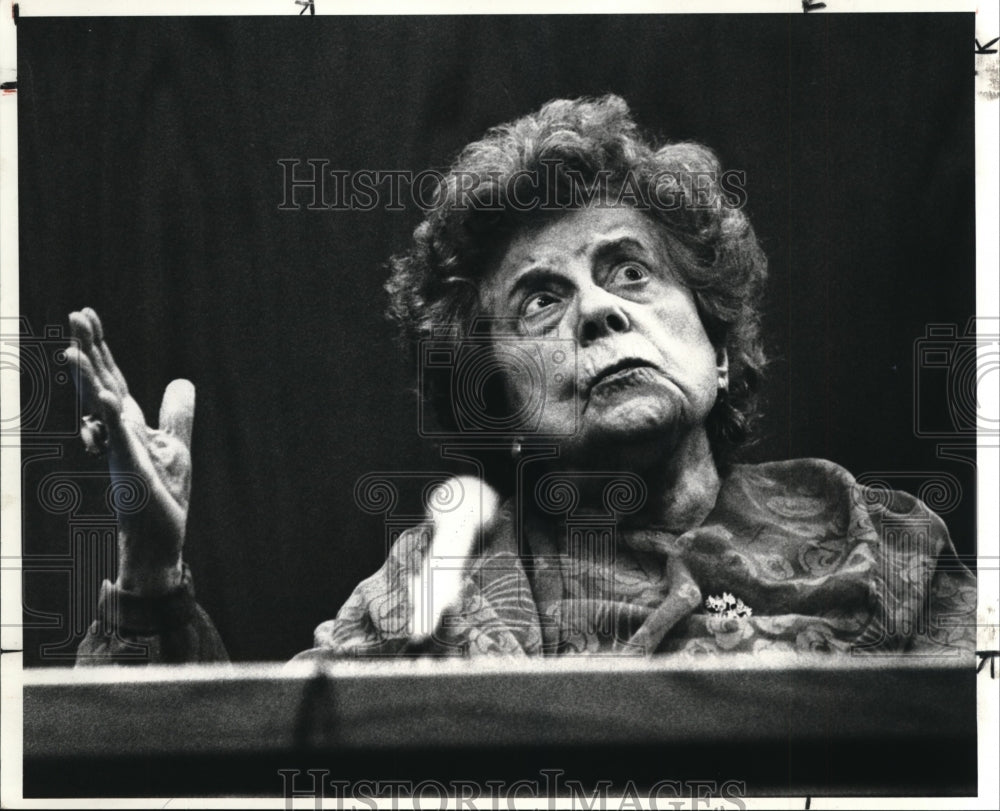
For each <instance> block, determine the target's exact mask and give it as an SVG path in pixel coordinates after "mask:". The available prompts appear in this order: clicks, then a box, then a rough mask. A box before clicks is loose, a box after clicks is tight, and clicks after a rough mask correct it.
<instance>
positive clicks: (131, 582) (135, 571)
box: [115, 557, 184, 597]
mask: <svg viewBox="0 0 1000 811" xmlns="http://www.w3.org/2000/svg"><path fill="white" fill-rule="evenodd" d="M183 579H184V567H183V563H182V562H181V559H180V558H178V559H177V561H176V562H175V563H173V564H170V565H166V566H162V565H160V566H157V565H150V564H139V563H137V562H131V561H128V559H127V558H124V557H123V559H122V561H121V564H120V565H119V567H118V580H117V581H116V582H115V586H116V587H117V588H119V589H121V590H122V591H127V592H130V593H132V594H135V595H138V596H143V597H162V596H163V595H165V594H169V593H170V592H172V591H174V590H176V589H177V588H179V587H180V585H181V581H182V580H183Z"/></svg>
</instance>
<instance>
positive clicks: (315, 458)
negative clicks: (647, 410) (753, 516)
mask: <svg viewBox="0 0 1000 811" xmlns="http://www.w3.org/2000/svg"><path fill="white" fill-rule="evenodd" d="M972 44H973V15H971V14H964V15H951V14H929V15H913V14H907V15H872V14H865V15H829V16H824V15H822V14H810V15H808V16H807V15H797V16H791V17H785V16H780V15H761V16H712V15H697V16H690V17H683V16H682V17H677V16H673V17H666V16H663V17H660V16H654V17H646V16H622V17H612V18H609V17H603V16H585V17H583V16H581V17H566V16H563V17H532V18H525V17H466V18H452V17H403V18H359V17H325V18H310V17H302V18H288V19H284V18H274V17H269V18H245V19H226V20H223V19H210V18H194V19H188V20H186V19H165V18H160V19H157V18H147V19H131V20H129V19H98V18H89V19H77V20H73V19H58V20H56V19H52V20H48V19H37V18H35V19H21V20H20V22H19V24H18V116H19V182H20V295H21V302H20V305H21V312H22V315H23V316H24V318H25V319H27V322H26V323H27V325H28V327H30V329H31V330H32V333H33V335H34V336H35V337H36V338H38V340H37V341H36V343H37V344H38V346H40V347H41V350H40V351H41V354H42V356H44V357H45V358H47V359H48V360H47V361H46V362H47V363H48V364H49V366H50V367H51V368H48V367H45V368H46V374H45V382H44V383H41V382H39V380H38V379H34V380H33V382H32V383H31V385H29V386H28V389H30V388H31V386H35V387H36V388H37V386H42V389H43V393H44V397H43V399H44V403H43V405H44V408H43V409H42V411H43V412H44V413H43V414H42V417H43V419H42V418H40V420H41V421H40V422H38V427H37V430H35V429H33V430H32V431H31V432H26V433H25V436H24V437H23V439H24V443H25V451H24V459H25V461H24V477H23V478H24V481H23V487H24V544H25V545H24V555H25V557H24V570H25V571H24V583H25V593H24V599H25V606H26V613H25V629H26V630H25V663H26V664H29V665H32V664H49V663H51V664H63V665H65V664H68V663H69V662H70V660H69V659H67V658H66V656H68V655H71V654H72V650H73V646H74V644H75V641H76V634H77V631H78V630H79V629H81V628H82V627H83V626H82V624H81V623H85V621H86V620H89V618H90V617H91V615H92V613H93V610H94V594H95V588H96V580H94V581H93V582H89V581H88V583H85V584H84V585H83V586H82V587H79V588H76V590H75V591H74V587H72V586H71V577H70V575H69V571H68V569H67V566H66V565H63V564H65V563H66V561H67V560H70V556H69V553H68V550H69V549H70V541H69V538H70V536H71V534H72V533H73V532H74V531H75V530H74V527H78V526H79V525H81V524H87V522H88V521H89V522H91V523H94V524H96V525H101V524H102V522H103V524H104V525H106V524H107V517H106V516H107V508H106V506H105V505H104V504H103V502H101V494H100V486H99V483H100V476H101V472H100V471H101V467H100V465H99V464H97V463H94V462H92V461H90V460H89V458H88V457H87V456H86V455H85V454H84V453H83V451H82V450H81V448H80V445H79V442H78V441H76V440H73V439H70V438H67V437H65V436H63V435H64V434H65V433H66V432H68V431H71V430H72V429H73V426H74V425H75V421H76V413H75V411H74V398H73V396H72V386H71V385H70V384H68V383H66V382H65V381H64V379H63V378H61V377H60V376H59V375H58V366H59V364H58V354H57V349H56V347H57V345H61V344H64V343H65V342H64V340H63V339H61V338H59V337H58V336H50V337H49V338H48V339H45V338H44V334H45V333H44V330H45V328H46V326H49V325H65V323H66V315H67V313H68V312H69V311H71V310H74V309H79V308H80V307H83V306H87V305H89V306H92V307H94V308H95V309H96V310H97V311H98V312H99V313H100V314H101V316H102V318H103V320H104V323H105V326H106V330H107V334H108V336H109V342H110V344H111V346H112V347H113V349H114V351H115V353H116V355H117V359H118V362H119V365H120V366H121V367H122V368H123V370H124V371H125V373H126V376H127V378H128V380H129V382H130V385H131V387H132V390H133V393H134V394H135V396H136V398H137V399H138V400H139V402H140V404H141V405H142V406H143V407H144V409H145V410H146V413H147V416H148V417H151V418H152V417H154V416H155V414H156V411H157V409H158V406H159V398H160V394H161V393H162V390H163V387H164V386H165V385H166V383H167V382H168V381H169V380H171V379H172V378H174V377H187V378H190V379H191V380H192V381H194V383H195V384H196V386H197V389H198V402H197V418H196V427H195V435H194V463H195V473H194V490H193V500H192V505H191V514H190V519H189V529H188V540H187V546H186V557H187V559H188V561H189V562H190V564H191V566H192V568H193V570H194V572H195V580H196V584H197V588H198V594H199V599H200V601H201V603H202V604H203V605H204V606H205V608H206V609H207V610H208V611H209V613H210V614H211V616H212V617H213V618H214V620H215V622H216V624H217V626H218V628H219V630H220V632H221V634H222V637H223V639H224V640H225V641H226V644H227V646H228V648H229V651H230V653H231V655H232V656H233V658H235V659H285V658H288V657H290V656H291V655H293V654H294V653H296V652H297V651H299V650H302V649H304V648H306V647H309V646H310V644H311V631H312V628H313V627H314V626H315V625H316V624H317V623H318V622H320V621H322V620H324V619H328V618H330V617H332V616H334V615H335V613H336V611H337V610H338V608H339V606H340V605H341V603H342V602H343V600H344V599H345V598H346V596H347V595H348V594H349V592H350V590H351V589H352V588H353V586H354V585H355V584H356V583H357V582H358V580H360V579H361V578H362V577H365V576H367V575H368V574H370V573H371V572H372V571H374V570H375V569H376V568H377V567H378V566H379V565H380V563H381V561H382V559H383V557H384V555H385V539H384V536H385V527H386V520H385V518H384V517H383V516H378V515H376V516H373V515H368V514H366V513H364V512H363V511H362V510H360V509H359V508H358V507H357V505H356V504H355V501H354V496H353V488H354V484H355V482H356V481H357V480H358V478H359V477H361V476H362V475H364V474H365V473H368V472H371V471H407V470H440V469H442V467H443V463H442V462H441V461H440V460H439V459H436V455H435V450H434V449H433V448H432V447H429V446H428V445H427V444H426V443H424V442H423V441H422V440H421V439H420V438H419V437H418V435H417V430H416V425H417V409H416V406H415V401H414V398H413V397H412V396H411V395H409V394H408V393H407V392H408V388H409V387H412V385H413V378H414V370H413V369H412V368H411V364H410V363H409V362H408V361H407V359H406V358H405V357H404V356H403V355H402V354H401V353H400V352H399V350H398V348H397V347H396V346H395V344H394V343H393V334H392V331H391V329H390V327H389V325H388V324H387V323H386V322H385V321H384V319H383V318H382V317H381V313H382V310H383V309H384V306H385V296H384V294H383V292H382V284H383V282H384V278H385V273H384V271H383V270H382V263H383V262H384V261H385V259H386V258H388V256H389V255H390V254H392V253H395V252H397V251H400V250H403V249H404V248H405V247H406V244H407V240H408V236H409V233H410V232H411V230H412V229H413V227H414V226H415V225H416V224H417V222H418V221H419V212H418V211H416V210H414V209H412V208H410V209H409V210H407V211H405V212H395V213H393V212H385V211H382V210H376V211H371V212H322V211H308V210H304V209H303V210H301V211H279V210H278V206H279V204H280V203H281V200H282V171H281V168H280V167H279V165H278V163H277V161H278V160H279V159H282V158H299V159H302V160H305V159H308V158H323V159H327V160H329V161H330V166H331V168H340V169H346V170H351V171H353V170H359V169H364V168H371V169H412V170H420V169H424V168H428V167H435V168H439V169H443V168H445V167H446V166H447V165H448V163H449V162H450V161H451V159H452V158H453V157H454V155H455V154H456V152H457V151H458V150H459V149H460V148H461V147H462V146H463V145H464V144H466V143H467V142H469V141H470V140H472V139H475V138H477V137H479V136H480V135H481V134H482V133H483V132H484V130H485V129H486V128H488V127H489V126H492V125H494V124H497V123H500V122H502V121H506V120H509V119H511V118H514V117H517V116H519V115H523V114H525V113H527V112H530V111H532V110H533V109H536V108H537V107H538V106H539V105H540V104H542V103H543V102H545V101H547V100H549V99H551V98H555V97H563V96H580V95H592V94H601V93H604V92H615V93H618V94H620V95H622V96H624V97H625V98H626V100H627V101H628V102H629V103H630V105H631V106H632V109H633V112H634V114H635V116H636V118H637V120H638V121H639V122H640V124H641V125H642V126H644V127H645V128H646V129H647V130H648V131H649V132H651V133H653V134H654V135H658V136H663V137H666V138H668V139H670V140H681V139H696V140H701V141H704V142H705V143H707V144H709V145H710V146H712V147H713V148H714V149H715V150H716V151H717V152H718V153H719V155H720V156H721V158H722V161H723V164H724V166H725V167H727V168H731V169H742V170H744V171H746V173H747V189H748V193H749V202H748V211H749V214H750V217H751V219H752V221H753V222H754V224H755V227H756V229H757V232H758V235H759V236H760V238H761V240H762V243H763V245H764V247H765V250H766V252H767V253H768V255H769V257H770V261H771V282H770V293H769V298H768V312H767V330H768V338H769V346H770V348H771V353H772V355H773V357H774V359H775V360H774V363H773V365H772V367H771V369H770V378H769V382H768V384H767V389H766V397H767V402H768V408H767V418H766V420H765V422H764V424H763V425H762V426H761V441H760V443H759V444H758V445H757V446H756V447H755V448H754V449H753V450H752V451H751V452H750V453H749V458H750V459H752V460H764V459H780V458H789V457H799V456H819V457H825V458H828V459H832V460H834V461H836V462H838V463H840V464H842V465H844V466H845V467H847V468H848V469H849V470H851V471H852V472H854V473H855V474H857V475H861V474H863V473H870V472H873V471H888V472H889V473H890V474H891V476H887V478H889V479H890V483H892V484H893V485H894V486H900V487H903V488H905V489H910V490H916V489H917V487H919V485H920V484H921V483H922V482H923V481H924V480H925V479H926V478H927V477H928V476H930V475H932V474H933V473H934V472H947V473H950V474H951V475H953V476H955V477H957V480H958V481H959V483H960V485H961V491H960V494H959V496H960V501H959V503H958V504H957V506H953V507H950V508H949V509H948V510H947V514H946V515H945V518H946V520H947V522H948V524H949V526H950V528H951V531H952V534H953V537H954V539H955V543H956V546H957V547H958V550H959V552H960V553H965V554H971V553H973V552H974V549H975V538H974V525H975V524H974V522H975V502H974V481H975V480H974V474H973V470H972V468H971V467H970V466H967V465H964V464H962V463H961V462H957V461H953V460H941V459H939V458H937V444H936V441H935V440H932V439H928V438H926V437H918V436H917V435H916V432H915V430H914V418H913V402H914V380H915V376H916V375H918V374H920V372H919V371H918V370H916V369H915V368H914V360H913V359H914V345H915V341H917V340H918V339H919V338H921V337H922V336H923V335H924V334H925V331H926V326H927V325H928V324H931V323H952V324H957V325H958V330H959V333H960V334H961V332H962V330H963V329H964V327H965V323H966V321H967V320H968V318H969V317H970V316H971V315H972V314H973V313H974V312H975V284H974V278H975V276H974V258H975V257H974V204H973V196H974V148H973V145H974V132H973V54H972V51H973V45H972ZM36 395H37V391H33V390H31V391H26V393H24V394H23V399H24V400H25V402H27V401H28V400H31V398H33V397H34V398H36V399H37V397H36ZM945 396H946V395H945V394H944V393H942V394H941V397H942V402H943V398H944V397H945ZM32 402H34V400H32ZM33 413H34V412H33ZM942 413H943V412H942ZM944 419H945V420H946V417H944ZM965 438H966V439H968V437H965ZM53 473H57V474H63V475H65V477H67V478H70V479H76V480H78V481H79V482H81V483H82V484H81V492H82V493H83V501H82V502H81V503H80V505H79V506H78V507H77V508H76V509H75V510H73V511H71V510H69V509H68V508H66V509H56V508H54V507H53V505H52V504H51V503H48V506H47V507H45V508H43V507H42V506H40V504H39V496H38V495H37V493H38V488H39V486H40V485H41V483H42V481H43V479H44V478H45V477H46V476H49V475H50V474H53ZM90 474H93V475H90ZM404 489H405V490H406V493H405V496H406V497H405V498H404V500H403V502H402V503H401V505H400V508H399V511H397V513H396V514H395V515H394V516H393V517H394V518H399V512H406V511H407V510H408V511H411V512H418V511H419V504H418V499H417V497H416V493H417V489H416V488H409V489H407V488H404ZM56 506H58V505H56ZM943 512H944V511H943ZM102 516H104V517H103V518H102ZM404 520H405V519H404ZM73 560H75V561H76V562H75V563H74V562H73V561H71V563H72V566H76V568H77V569H78V571H79V559H78V558H77V559H73ZM95 560H96V559H95ZM60 561H62V563H60ZM91 563H93V561H91ZM93 565H95V566H96V567H97V568H100V565H101V564H100V561H98V562H97V563H96V564H93ZM72 566H71V567H70V568H72ZM44 644H49V645H54V647H53V648H50V649H49V650H48V652H47V653H46V654H45V655H42V652H41V646H42V645H44Z"/></svg>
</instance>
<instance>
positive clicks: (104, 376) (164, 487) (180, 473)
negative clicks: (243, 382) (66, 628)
mask: <svg viewBox="0 0 1000 811" xmlns="http://www.w3.org/2000/svg"><path fill="white" fill-rule="evenodd" d="M69 323H70V330H71V332H72V334H73V337H74V338H76V340H77V342H78V346H71V347H70V348H69V349H67V351H66V355H67V357H68V359H69V361H70V365H71V366H72V368H73V371H74V379H75V381H76V385H77V388H78V390H79V392H80V395H81V397H82V399H83V407H84V411H85V412H86V413H87V416H85V417H84V419H83V425H82V426H81V431H80V433H81V436H82V438H83V440H84V442H85V443H86V444H87V445H88V449H90V450H91V451H92V452H94V453H98V454H104V453H106V454H107V456H108V464H109V467H110V471H111V478H112V481H114V482H125V480H129V482H128V484H129V485H130V486H132V487H135V486H136V484H137V483H136V479H137V478H138V479H139V480H141V484H140V485H139V487H140V489H142V490H144V491H145V492H144V493H143V496H144V498H141V499H140V503H139V504H138V505H137V504H130V505H129V507H128V509H125V508H122V509H120V510H119V511H118V582H117V585H118V586H119V587H120V588H123V589H126V590H128V591H133V592H136V593H139V594H143V595H147V596H156V595H159V594H164V593H166V592H167V591H169V590H170V589H172V588H174V587H175V586H177V585H178V584H179V583H180V581H181V572H182V570H181V549H182V547H183V544H184V528H185V525H186V523H187V513H188V502H189V499H190V495H191V428H192V424H193V422H194V386H193V385H192V384H191V382H190V381H188V380H174V381H173V382H172V383H170V385H169V386H167V389H166V391H165V392H164V394H163V403H162V405H161V406H160V419H159V428H151V427H150V426H149V425H147V424H146V418H145V417H144V416H143V413H142V409H140V408H139V404H138V403H136V401H135V400H134V399H133V398H132V396H131V395H130V394H129V391H128V384H127V383H126V382H125V377H124V376H123V375H122V373H121V371H120V370H119V369H118V366H117V364H116V363H115V360H114V357H113V356H112V354H111V350H110V348H109V347H108V345H107V343H106V342H105V340H104V328H103V327H102V326H101V320H100V318H98V316H97V313H95V312H94V311H93V310H92V309H90V308H89V307H85V308H84V309H83V310H81V311H80V312H74V313H70V316H69ZM143 485H144V487H143Z"/></svg>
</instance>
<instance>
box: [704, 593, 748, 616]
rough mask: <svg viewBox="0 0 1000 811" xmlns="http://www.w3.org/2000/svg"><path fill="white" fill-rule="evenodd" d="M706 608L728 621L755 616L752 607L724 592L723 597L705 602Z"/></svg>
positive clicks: (712, 598) (710, 598) (709, 598)
mask: <svg viewBox="0 0 1000 811" xmlns="http://www.w3.org/2000/svg"><path fill="white" fill-rule="evenodd" d="M705 608H707V609H708V610H709V611H711V612H712V613H713V614H718V615H719V616H720V617H722V618H723V619H727V620H732V619H740V618H743V617H749V616H751V615H752V614H753V609H752V608H750V606H748V605H745V604H744V602H743V601H742V600H741V599H739V598H738V597H734V596H733V595H732V594H730V593H729V592H728V591H724V592H722V596H721V597H708V598H707V599H706V600H705Z"/></svg>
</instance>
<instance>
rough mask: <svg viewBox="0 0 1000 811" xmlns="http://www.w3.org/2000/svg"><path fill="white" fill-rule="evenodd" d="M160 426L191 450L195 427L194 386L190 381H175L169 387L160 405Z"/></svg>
mask: <svg viewBox="0 0 1000 811" xmlns="http://www.w3.org/2000/svg"><path fill="white" fill-rule="evenodd" d="M159 426H160V429H161V430H163V431H166V432H167V433H168V434H172V435H173V436H175V437H177V438H178V439H179V440H181V441H182V442H183V443H184V444H185V445H186V446H187V447H188V448H189V449H190V447H191V430H192V428H193V426H194V384H193V383H192V382H191V381H190V380H174V381H173V382H172V383H171V384H170V385H169V386H167V388H166V391H164V392H163V402H162V404H161V405H160V422H159Z"/></svg>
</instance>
